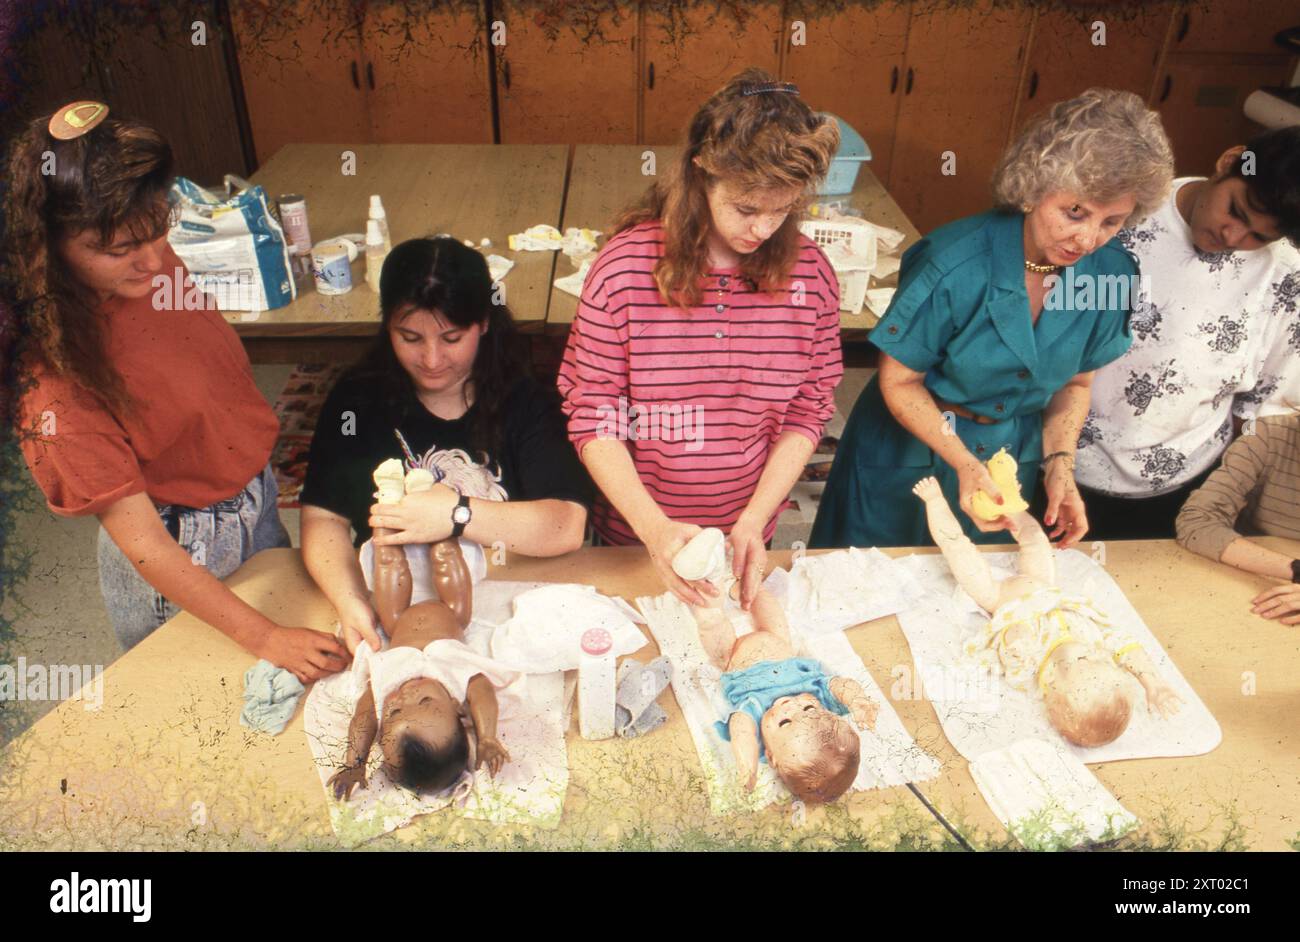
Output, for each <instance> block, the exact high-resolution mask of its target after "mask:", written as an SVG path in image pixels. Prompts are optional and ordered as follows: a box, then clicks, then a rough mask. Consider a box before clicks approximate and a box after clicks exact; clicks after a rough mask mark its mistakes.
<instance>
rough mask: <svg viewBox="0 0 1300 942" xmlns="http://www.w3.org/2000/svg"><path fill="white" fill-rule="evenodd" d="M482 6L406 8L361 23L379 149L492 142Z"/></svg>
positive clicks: (376, 10) (381, 10) (377, 12)
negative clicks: (390, 146) (385, 147)
mask: <svg viewBox="0 0 1300 942" xmlns="http://www.w3.org/2000/svg"><path fill="white" fill-rule="evenodd" d="M487 41H488V32H487V24H486V22H485V19H484V16H483V5H482V4H481V3H480V4H479V5H478V9H477V10H475V9H473V8H472V7H467V6H464V5H454V4H453V5H443V6H441V7H439V8H436V9H429V10H420V11H418V12H416V11H414V10H409V11H408V10H406V9H405V8H403V7H391V6H384V5H377V6H375V7H373V8H370V9H367V10H366V11H365V14H364V19H363V20H362V47H363V50H364V52H365V61H364V68H363V76H362V83H363V85H364V86H365V90H366V95H367V98H368V103H367V105H368V113H369V117H370V128H371V140H373V141H374V142H375V143H376V144H491V143H492V92H491V79H490V77H489V75H488V71H489V70H488V56H487Z"/></svg>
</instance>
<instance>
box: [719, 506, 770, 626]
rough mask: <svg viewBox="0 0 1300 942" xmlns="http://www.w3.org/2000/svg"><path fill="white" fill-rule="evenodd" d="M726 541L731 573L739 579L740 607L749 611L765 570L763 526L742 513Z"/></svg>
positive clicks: (765, 549) (765, 555) (765, 552)
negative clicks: (728, 544)
mask: <svg viewBox="0 0 1300 942" xmlns="http://www.w3.org/2000/svg"><path fill="white" fill-rule="evenodd" d="M727 542H729V543H730V544H731V554H732V556H731V563H732V570H731V571H732V574H733V575H734V576H735V577H736V578H737V579H739V580H740V607H741V608H743V609H744V610H745V611H749V607H750V605H752V604H753V603H754V596H756V595H757V594H758V590H759V588H761V587H762V585H763V573H764V572H765V571H766V570H767V547H766V546H764V545H763V526H762V524H760V523H756V522H755V521H753V520H751V519H750V518H749V517H747V516H745V515H744V514H743V513H742V514H741V515H740V519H738V520H737V521H736V523H735V525H734V526H732V528H731V533H729V534H728V535H727Z"/></svg>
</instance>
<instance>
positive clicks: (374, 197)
mask: <svg viewBox="0 0 1300 942" xmlns="http://www.w3.org/2000/svg"><path fill="white" fill-rule="evenodd" d="M370 219H371V220H374V221H375V222H377V223H379V231H380V232H381V233H382V234H383V238H384V254H385V255H387V254H388V253H389V252H391V251H392V250H393V238H392V236H390V235H389V234H388V214H387V213H385V212H384V201H383V200H381V199H380V198H379V194H378V193H374V194H371V197H370ZM369 228H370V227H369V221H367V224H366V231H367V235H366V241H367V242H369V241H370V235H369Z"/></svg>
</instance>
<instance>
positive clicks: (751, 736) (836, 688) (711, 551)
mask: <svg viewBox="0 0 1300 942" xmlns="http://www.w3.org/2000/svg"><path fill="white" fill-rule="evenodd" d="M724 539H725V538H724V537H723V535H722V532H721V531H720V530H717V529H712V528H710V529H707V530H703V531H701V532H700V533H699V534H697V535H696V536H695V538H694V539H692V540H691V542H690V543H688V544H686V546H684V547H683V548H682V549H681V550H680V551H679V552H678V554H677V556H676V557H674V560H673V569H674V571H676V572H677V574H678V575H679V576H681V577H682V578H683V579H687V580H689V581H696V580H699V579H707V580H708V581H710V582H711V583H713V584H714V585H715V586H716V587H717V588H718V590H719V592H718V596H717V598H716V600H715V601H712V602H710V604H708V605H705V606H694V607H692V612H693V614H694V616H695V621H696V624H698V625H699V630H700V643H701V645H703V647H704V650H705V652H707V654H708V655H709V658H710V660H711V661H712V662H713V664H714V666H715V667H717V668H718V669H719V670H721V669H723V668H725V669H726V673H724V674H723V675H722V681H721V683H722V696H723V698H724V699H725V701H726V702H725V710H724V711H723V715H724V716H725V717H726V720H725V722H719V723H718V724H717V730H718V733H719V734H720V735H721V736H722V738H723V739H728V740H730V742H731V752H732V755H733V756H734V757H735V760H736V766H737V768H738V769H739V770H740V775H741V779H742V781H744V783H745V788H746V790H752V789H753V787H754V784H755V781H756V779H757V776H758V763H759V761H760V760H761V759H765V760H766V761H768V762H769V763H770V764H771V766H772V768H773V770H775V772H776V774H777V775H778V776H779V777H780V779H781V781H782V782H784V783H785V785H786V787H787V788H789V789H790V791H791V792H793V793H794V795H795V797H797V798H800V799H802V800H804V801H808V802H828V801H834V800H835V799H836V798H838V797H839V796H840V795H842V794H844V792H846V791H848V789H849V787H850V786H851V785H852V784H853V780H854V779H855V778H857V775H858V759H859V757H858V752H859V740H858V734H857V732H856V731H855V730H854V729H853V726H852V724H850V723H849V722H848V721H847V720H845V719H843V717H844V715H845V714H852V716H853V719H854V720H856V721H857V723H858V725H859V726H861V727H862V728H864V729H872V728H874V727H875V722H876V712H877V711H878V710H879V705H878V704H877V703H875V701H873V700H872V699H871V698H870V697H868V696H867V695H866V694H865V693H864V692H863V690H862V687H861V686H860V685H859V684H858V683H857V681H854V680H852V679H850V678H848V677H828V676H827V675H826V672H825V670H824V669H823V668H822V665H821V664H820V663H819V662H818V661H816V660H814V659H812V658H804V657H795V652H794V645H793V643H792V642H791V639H790V626H789V624H788V623H787V622H786V618H785V612H783V611H782V610H781V603H780V602H779V601H777V599H776V598H775V597H774V596H773V595H772V594H771V593H770V592H769V591H767V589H759V591H758V594H757V595H756V596H755V597H754V603H753V606H752V615H753V620H754V629H755V630H754V632H753V633H752V634H747V635H745V636H744V637H741V638H737V637H736V631H735V628H733V627H732V624H731V621H730V619H728V617H727V615H726V612H725V611H724V610H723V607H724V605H725V604H726V602H725V600H726V599H728V598H731V599H734V598H735V589H736V579H735V577H734V576H733V575H732V574H731V565H730V561H729V560H728V559H727V553H726V549H725V548H724Z"/></svg>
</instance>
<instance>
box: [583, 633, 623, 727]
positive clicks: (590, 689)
mask: <svg viewBox="0 0 1300 942" xmlns="http://www.w3.org/2000/svg"><path fill="white" fill-rule="evenodd" d="M581 647H582V656H581V657H580V658H579V660H578V731H579V732H580V733H582V738H583V739H609V738H610V737H611V736H613V735H614V661H615V657H614V638H613V636H611V635H610V633H609V632H608V631H606V630H605V629H604V628H591V629H589V630H587V631H584V632H583V634H582V641H581Z"/></svg>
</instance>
